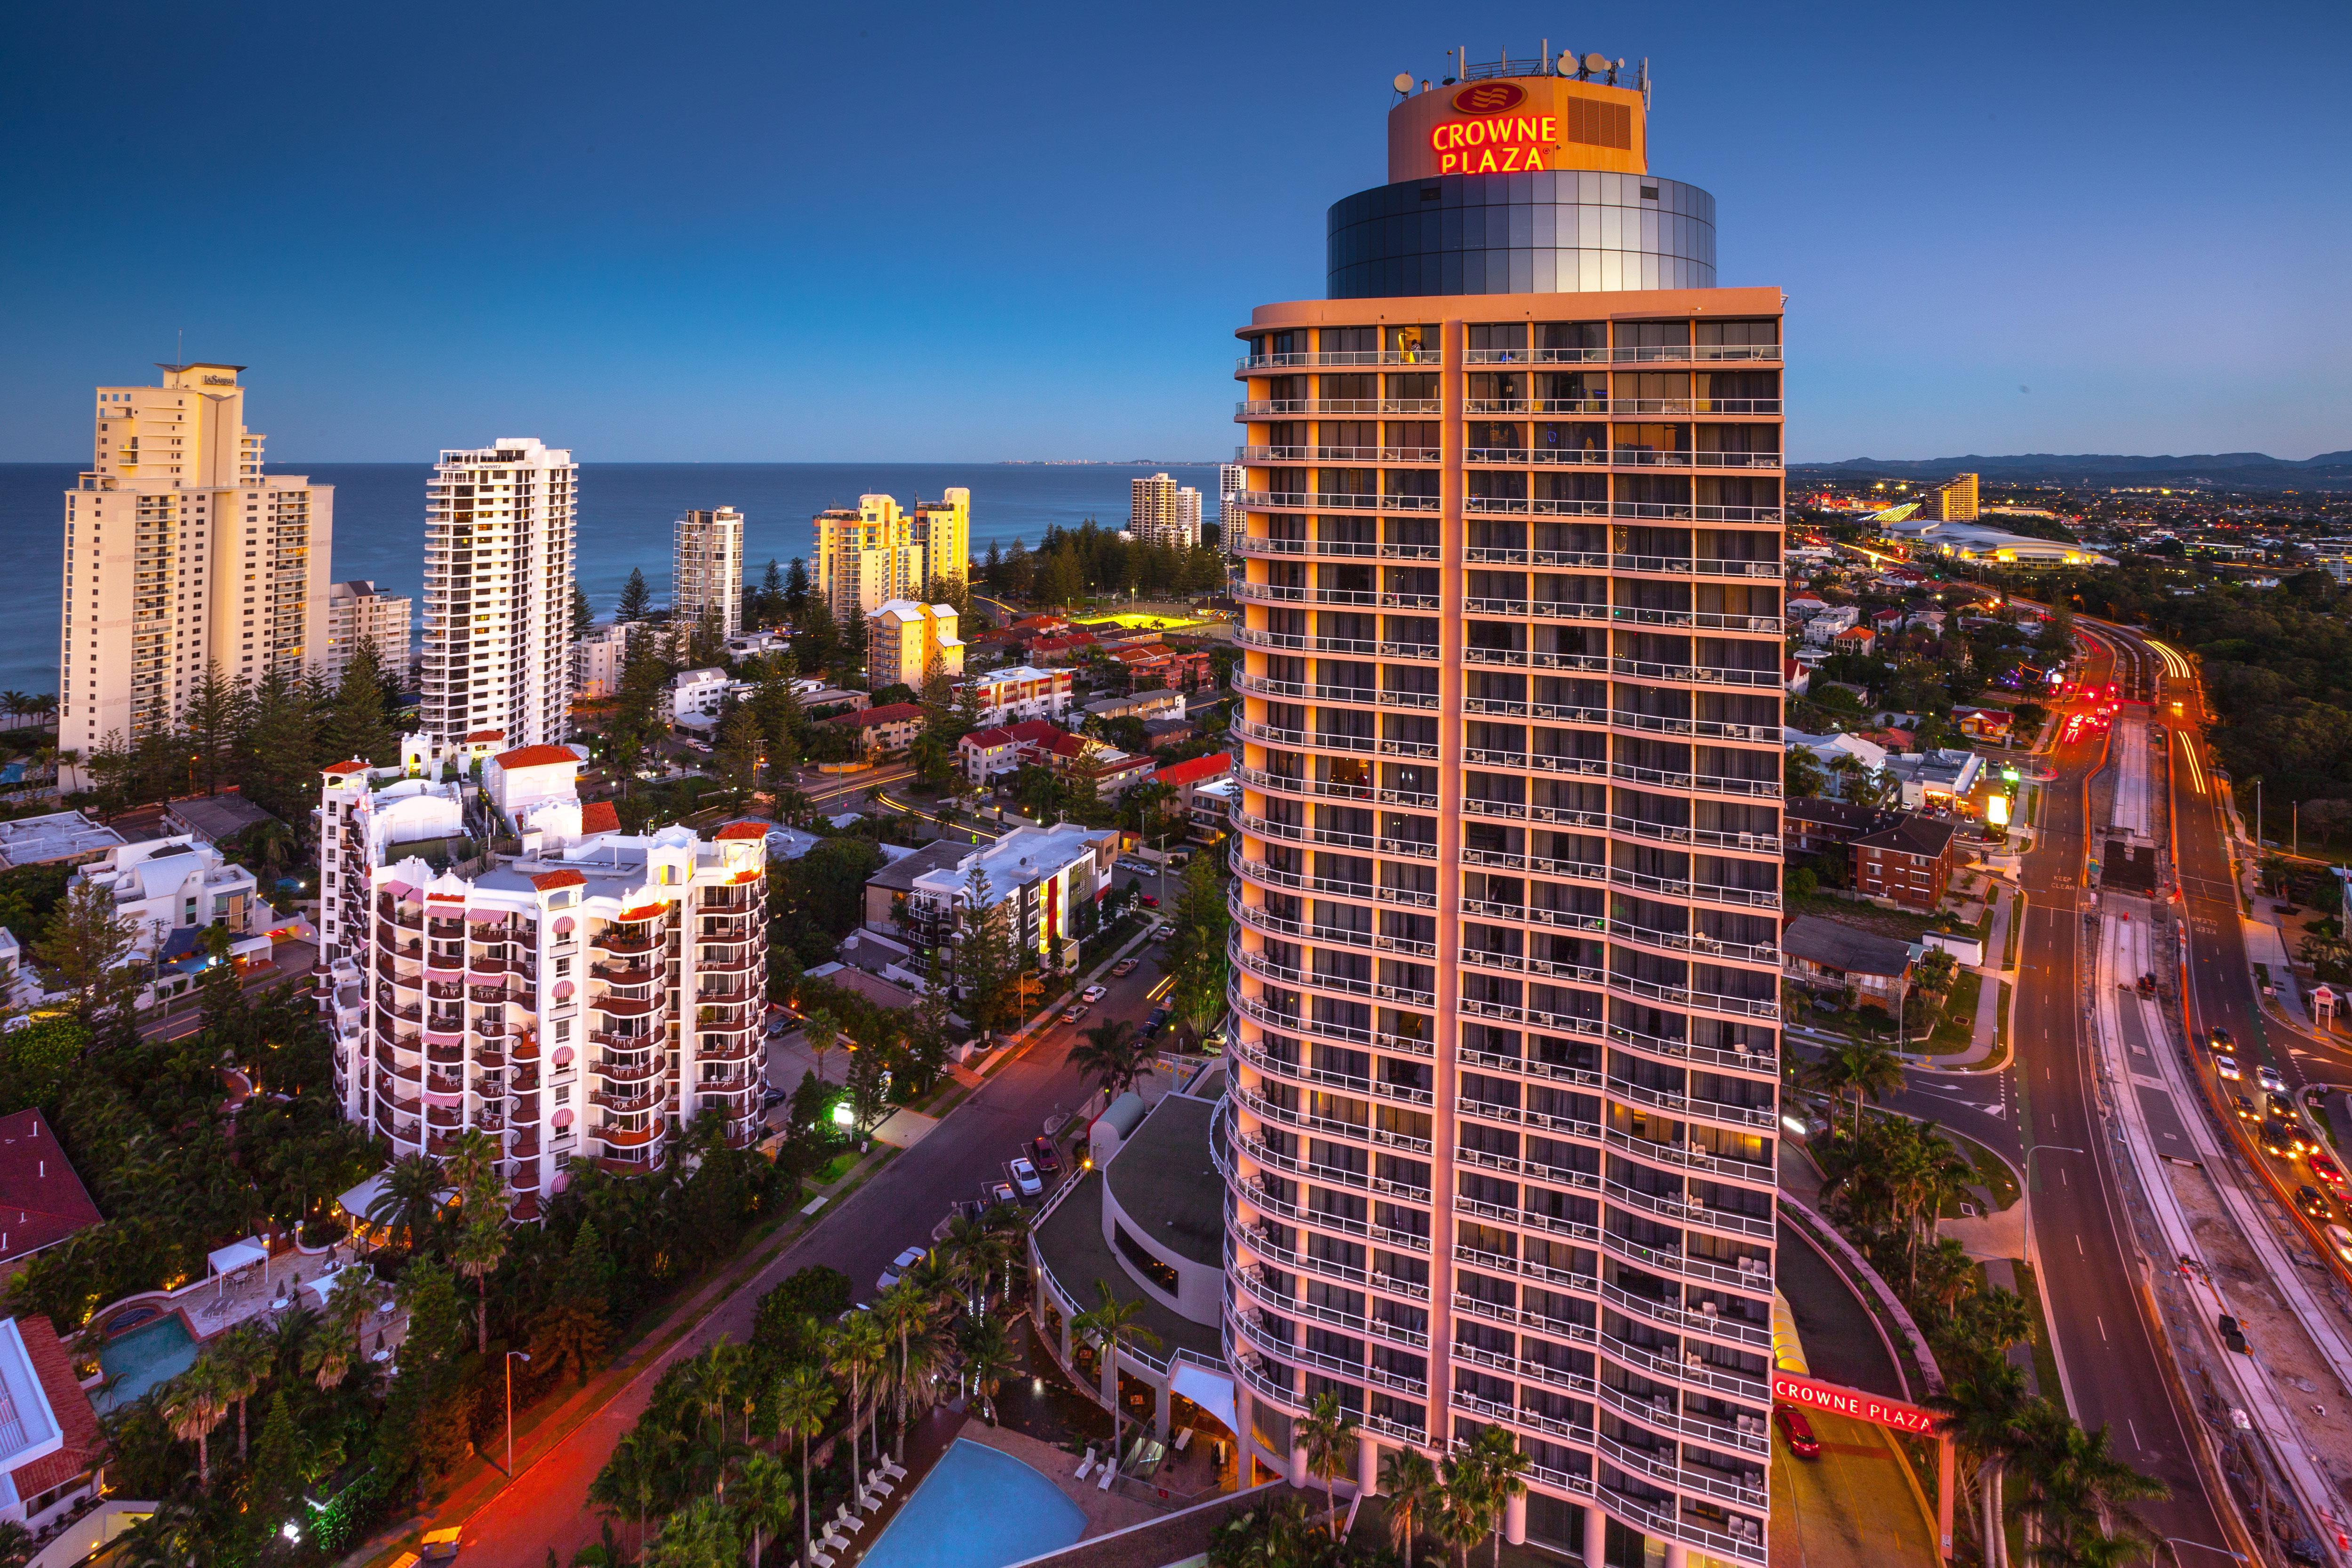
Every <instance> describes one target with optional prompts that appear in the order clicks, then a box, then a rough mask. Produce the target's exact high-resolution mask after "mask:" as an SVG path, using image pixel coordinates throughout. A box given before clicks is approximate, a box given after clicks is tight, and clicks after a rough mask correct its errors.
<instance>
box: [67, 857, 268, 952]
mask: <svg viewBox="0 0 2352 1568" xmlns="http://www.w3.org/2000/svg"><path fill="white" fill-rule="evenodd" d="M84 885H96V886H98V887H100V888H103V889H105V890H106V891H107V892H108V893H109V894H111V895H112V898H113V901H114V915H115V918H116V919H118V920H121V921H124V922H126V923H127V924H128V925H130V927H131V931H132V932H133V933H134V935H133V936H132V938H131V955H132V956H135V957H140V958H154V957H158V956H173V955H174V954H175V953H184V952H191V951H193V950H194V938H195V936H196V934H197V933H198V932H199V931H201V930H202V929H204V928H205V927H206V926H211V925H218V926H221V927H223V928H225V929H226V931H227V932H228V933H229V935H230V936H231V937H232V938H236V937H247V938H252V937H253V936H254V934H255V933H256V932H258V933H261V935H260V936H258V938H257V940H258V941H259V943H260V946H259V948H258V949H252V948H249V947H248V948H247V952H258V953H262V954H266V953H267V952H268V945H269V938H268V927H269V925H270V923H271V922H272V921H273V920H274V919H275V915H274V913H273V912H272V911H271V910H270V907H269V906H268V904H264V903H263V902H262V901H261V897H260V891H259V887H258V884H257V883H256V882H255V881H254V876H253V873H251V872H249V871H247V870H246V869H245V868H244V867H243V866H241V865H238V864H237V863H236V862H234V861H231V860H229V859H227V858H226V856H224V855H223V854H222V853H221V852H219V851H218V850H216V849H215V848H213V846H212V845H210V844H206V843H199V842H198V841H196V840H195V839H194V836H193V835H190V834H187V833H175V834H173V836H172V837H170V838H166V839H151V840H148V841H145V842H143V843H136V844H118V845H116V846H115V847H114V848H113V849H112V850H110V851H109V852H107V854H106V857H105V858H104V859H103V860H97V861H92V862H89V864H88V865H85V866H82V867H81V868H79V870H77V871H76V872H75V873H73V876H72V879H71V880H70V882H69V883H68V886H69V887H80V886H84ZM181 934H184V935H181ZM174 936H179V937H180V939H179V941H177V942H176V943H175V942H174V941H173V938H174ZM239 946H242V945H240V944H237V943H235V942H232V945H231V952H232V954H236V955H237V956H245V955H244V954H240V953H239V952H238V948H239Z"/></svg>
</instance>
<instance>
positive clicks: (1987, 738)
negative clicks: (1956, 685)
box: [1952, 707, 2017, 746]
mask: <svg viewBox="0 0 2352 1568" xmlns="http://www.w3.org/2000/svg"><path fill="white" fill-rule="evenodd" d="M1952 722H1953V723H1954V724H1955V725H1957V726H1958V728H1959V732H1960V733H1961V734H1962V735H1964V736H1967V737H1969V739H1970V740H1975V741H1981V742H1983V743H1984V744H1985V745H1987V746H2007V745H2008V744H2009V739H2010V733H2011V730H2012V729H2013V728H2014V727H2015V726H2016V723H2017V716H2016V715H2015V714H2012V713H2011V712H2010V711H2009V709H2007V708H2005V707H1956V708H1954V709H1953V710H1952Z"/></svg>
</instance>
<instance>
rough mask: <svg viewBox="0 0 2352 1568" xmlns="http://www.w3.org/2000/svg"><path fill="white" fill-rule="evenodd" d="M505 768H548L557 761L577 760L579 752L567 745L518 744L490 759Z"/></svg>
mask: <svg viewBox="0 0 2352 1568" xmlns="http://www.w3.org/2000/svg"><path fill="white" fill-rule="evenodd" d="M490 760H491V761H493V762H496V763H497V764H498V765H499V767H501V768H509V769H511V768H549V767H552V766H553V765H555V764H556V763H558V762H577V761H579V760H580V754H579V753H578V752H576V751H574V750H572V748H571V747H568V746H518V747H515V748H514V749H513V750H512V751H501V752H499V754H498V755H497V756H496V757H494V758H491V759H490Z"/></svg>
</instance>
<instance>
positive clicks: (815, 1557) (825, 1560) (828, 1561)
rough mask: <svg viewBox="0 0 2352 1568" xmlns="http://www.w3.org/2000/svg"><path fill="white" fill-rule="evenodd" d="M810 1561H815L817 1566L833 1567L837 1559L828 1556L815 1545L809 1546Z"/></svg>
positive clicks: (821, 1567)
mask: <svg viewBox="0 0 2352 1568" xmlns="http://www.w3.org/2000/svg"><path fill="white" fill-rule="evenodd" d="M809 1561H810V1562H812V1563H815V1564H816V1568H833V1564H834V1562H835V1559H833V1558H831V1557H827V1556H826V1555H825V1554H824V1552H819V1551H818V1550H817V1549H816V1548H815V1547H814V1546H812V1547H810V1548H809Z"/></svg>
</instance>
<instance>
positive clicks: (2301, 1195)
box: [2294, 1186, 2336, 1225]
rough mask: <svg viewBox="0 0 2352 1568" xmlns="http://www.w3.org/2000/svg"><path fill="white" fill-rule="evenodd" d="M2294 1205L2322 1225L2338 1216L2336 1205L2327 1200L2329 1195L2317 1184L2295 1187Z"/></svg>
mask: <svg viewBox="0 0 2352 1568" xmlns="http://www.w3.org/2000/svg"><path fill="white" fill-rule="evenodd" d="M2294 1206H2295V1207H2297V1208H2299V1209H2301V1210H2303V1212H2304V1213H2305V1215H2307V1216H2308V1217H2310V1218H2313V1219H2315V1220H2317V1221H2318V1222H2319V1223H2320V1224H2322V1225H2326V1224H2327V1223H2329V1222H2330V1221H2332V1220H2334V1219H2335V1218H2336V1209H2335V1206H2333V1205H2332V1204H2330V1203H2329V1202H2328V1201H2327V1195H2326V1194H2325V1193H2323V1192H2321V1191H2320V1190H2319V1189H2318V1188H2317V1187H2315V1186H2299V1187H2297V1188H2295V1189H2294Z"/></svg>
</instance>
